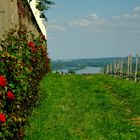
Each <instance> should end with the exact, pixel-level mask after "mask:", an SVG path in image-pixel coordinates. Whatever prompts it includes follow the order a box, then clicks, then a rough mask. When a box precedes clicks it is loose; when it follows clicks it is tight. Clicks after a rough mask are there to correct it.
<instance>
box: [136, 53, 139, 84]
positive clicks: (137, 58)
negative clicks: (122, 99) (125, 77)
mask: <svg viewBox="0 0 140 140" xmlns="http://www.w3.org/2000/svg"><path fill="white" fill-rule="evenodd" d="M138 63H139V56H138V55H136V67H135V82H137V73H138Z"/></svg>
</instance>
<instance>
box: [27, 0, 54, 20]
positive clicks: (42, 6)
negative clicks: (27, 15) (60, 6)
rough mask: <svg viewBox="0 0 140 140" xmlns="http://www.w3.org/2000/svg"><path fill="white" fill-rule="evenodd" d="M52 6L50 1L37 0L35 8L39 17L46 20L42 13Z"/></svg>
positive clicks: (52, 3)
mask: <svg viewBox="0 0 140 140" xmlns="http://www.w3.org/2000/svg"><path fill="white" fill-rule="evenodd" d="M30 1H32V0H30ZM54 4H55V3H54V2H53V1H51V0H37V5H36V8H37V9H38V10H39V11H40V12H41V14H40V17H41V18H45V19H46V20H47V18H46V17H45V15H44V12H45V11H47V10H48V9H49V8H50V7H51V6H52V5H54Z"/></svg>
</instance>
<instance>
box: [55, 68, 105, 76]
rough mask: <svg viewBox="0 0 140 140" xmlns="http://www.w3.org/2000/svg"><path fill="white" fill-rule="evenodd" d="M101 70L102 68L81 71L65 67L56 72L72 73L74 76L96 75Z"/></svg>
mask: <svg viewBox="0 0 140 140" xmlns="http://www.w3.org/2000/svg"><path fill="white" fill-rule="evenodd" d="M101 68H102V67H84V68H82V69H77V68H76V67H67V68H65V69H59V70H56V71H57V72H62V73H69V72H74V73H75V74H97V73H100V72H101Z"/></svg>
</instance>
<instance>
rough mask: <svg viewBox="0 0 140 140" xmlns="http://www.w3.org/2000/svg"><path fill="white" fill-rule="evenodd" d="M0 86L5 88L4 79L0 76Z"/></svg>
mask: <svg viewBox="0 0 140 140" xmlns="http://www.w3.org/2000/svg"><path fill="white" fill-rule="evenodd" d="M0 86H1V87H5V86H6V78H5V77H4V76H2V75H0Z"/></svg>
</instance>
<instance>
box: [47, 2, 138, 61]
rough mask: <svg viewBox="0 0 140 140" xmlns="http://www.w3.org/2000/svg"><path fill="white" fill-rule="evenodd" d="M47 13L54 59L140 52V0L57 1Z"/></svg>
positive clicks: (49, 50)
mask: <svg viewBox="0 0 140 140" xmlns="http://www.w3.org/2000/svg"><path fill="white" fill-rule="evenodd" d="M54 2H55V3H56V4H55V5H54V6H53V7H52V8H50V9H49V10H48V11H47V12H46V17H47V18H48V23H47V38H48V52H49V56H50V58H51V59H79V58H104V57H125V56H128V55H129V54H132V55H133V56H135V55H136V54H139V55H140V0H54Z"/></svg>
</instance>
